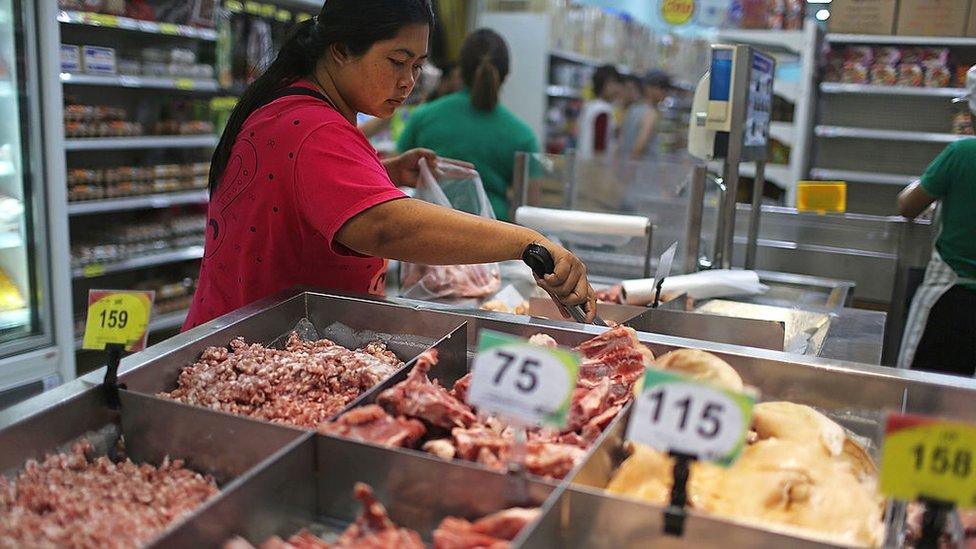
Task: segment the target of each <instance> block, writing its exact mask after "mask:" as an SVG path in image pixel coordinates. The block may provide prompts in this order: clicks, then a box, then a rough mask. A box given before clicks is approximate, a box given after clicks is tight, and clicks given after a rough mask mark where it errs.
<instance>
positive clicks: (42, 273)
mask: <svg viewBox="0 0 976 549" xmlns="http://www.w3.org/2000/svg"><path fill="white" fill-rule="evenodd" d="M31 6H32V4H31V3H30V2H24V0H0V407H2V401H3V400H4V396H5V393H9V392H10V391H12V390H16V388H18V387H19V386H23V385H25V384H28V383H35V384H36V383H37V382H39V381H40V380H41V379H42V378H44V376H45V375H49V374H50V372H45V371H39V370H38V369H37V368H36V367H34V368H33V371H32V369H31V368H26V367H24V364H23V361H18V360H17V359H18V357H25V356H28V355H30V354H31V353H32V352H36V351H39V350H41V349H44V348H49V347H51V345H52V340H53V338H52V329H51V326H52V325H51V304H50V303H48V302H47V301H48V297H47V296H49V295H50V292H49V291H47V290H48V289H49V288H50V281H49V277H48V265H47V262H48V252H47V250H48V244H47V239H46V236H45V227H46V223H45V217H44V216H45V208H44V206H43V205H44V200H45V199H44V191H43V181H44V177H43V172H42V170H43V167H44V166H43V155H42V151H43V147H42V145H43V144H42V141H41V135H40V131H39V128H40V122H41V118H40V106H39V96H40V92H39V89H38V78H37V72H38V64H37V59H38V57H37V55H36V53H37V52H36V49H37V44H36V42H33V41H32V39H33V37H34V36H35V35H36V26H34V25H33V13H32V8H31ZM32 392H33V391H32Z"/></svg>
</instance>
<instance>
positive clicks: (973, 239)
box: [898, 65, 976, 376]
mask: <svg viewBox="0 0 976 549" xmlns="http://www.w3.org/2000/svg"><path fill="white" fill-rule="evenodd" d="M966 92H967V93H966V95H964V96H963V97H957V98H956V99H955V100H954V101H956V102H961V101H967V102H968V104H969V111H970V115H971V116H976V65H974V66H972V67H970V69H969V71H968V72H967V73H966ZM935 201H939V215H938V216H937V218H938V221H940V222H941V227H940V230H939V235H938V237H937V239H936V241H935V246H934V249H933V250H932V258H931V260H930V261H929V264H928V267H927V268H926V269H925V279H924V280H923V282H922V284H921V286H919V288H918V290H917V291H916V292H915V297H914V298H912V306H911V309H910V310H909V312H908V320H907V323H906V325H905V333H904V336H903V338H902V343H901V350H900V352H899V353H898V367H900V368H912V369H916V370H926V371H931V372H940V373H947V374H956V375H964V376H972V375H973V374H974V373H976V139H972V138H970V139H960V140H959V141H955V142H953V143H952V144H950V145H949V146H947V147H946V148H945V150H943V151H942V153H941V154H939V156H938V157H937V158H936V159H935V160H933V161H932V163H931V164H929V166H928V168H926V170H925V173H924V174H922V177H921V179H919V180H918V181H915V182H914V183H912V184H911V185H909V186H907V187H905V189H904V190H903V191H902V192H901V194H899V195H898V211H899V212H900V213H901V214H902V215H903V216H905V217H907V218H909V219H914V218H915V217H917V216H918V215H919V214H921V213H922V212H923V211H925V210H926V209H928V207H929V206H931V205H932V203H934V202H935Z"/></svg>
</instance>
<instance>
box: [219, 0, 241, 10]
mask: <svg viewBox="0 0 976 549" xmlns="http://www.w3.org/2000/svg"><path fill="white" fill-rule="evenodd" d="M224 7H225V8H227V11H229V12H231V13H241V12H242V11H244V4H242V3H240V2H239V1H238V0H227V2H225V3H224Z"/></svg>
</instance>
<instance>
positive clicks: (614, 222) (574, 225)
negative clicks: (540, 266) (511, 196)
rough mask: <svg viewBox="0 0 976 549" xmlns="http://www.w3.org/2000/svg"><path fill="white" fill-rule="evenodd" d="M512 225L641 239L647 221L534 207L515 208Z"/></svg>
mask: <svg viewBox="0 0 976 549" xmlns="http://www.w3.org/2000/svg"><path fill="white" fill-rule="evenodd" d="M515 222H516V223H518V224H519V225H522V226H524V227H529V228H532V229H535V230H537V231H541V232H547V231H559V232H567V233H576V234H599V235H619V236H644V235H645V234H647V225H648V219H647V218H646V217H644V216H639V215H620V214H605V213H596V212H580V211H575V210H554V209H550V208H536V207H534V206H521V207H519V209H517V210H516V211H515Z"/></svg>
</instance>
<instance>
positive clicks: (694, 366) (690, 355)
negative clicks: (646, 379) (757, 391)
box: [655, 349, 743, 391]
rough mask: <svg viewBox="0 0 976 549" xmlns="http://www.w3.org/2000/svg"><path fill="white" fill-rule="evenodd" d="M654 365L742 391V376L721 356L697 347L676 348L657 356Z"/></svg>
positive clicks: (725, 387)
mask: <svg viewBox="0 0 976 549" xmlns="http://www.w3.org/2000/svg"><path fill="white" fill-rule="evenodd" d="M655 366H657V368H659V369H661V370H667V371H671V372H676V373H679V374H682V375H684V376H686V377H689V378H691V379H694V380H695V381H704V382H707V383H711V384H712V385H715V386H717V387H721V388H723V389H728V390H730V391H742V387H743V384H742V378H741V377H739V373H738V372H736V371H735V369H734V368H732V366H730V365H729V364H728V363H727V362H725V361H724V360H722V359H721V358H719V357H717V356H715V355H713V354H712V353H708V352H705V351H700V350H698V349H676V350H674V351H671V352H669V353H667V354H665V355H664V356H662V357H659V358H658V359H657V360H656V361H655Z"/></svg>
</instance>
